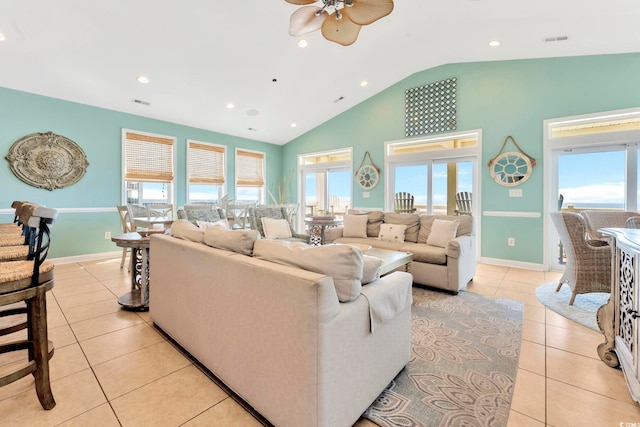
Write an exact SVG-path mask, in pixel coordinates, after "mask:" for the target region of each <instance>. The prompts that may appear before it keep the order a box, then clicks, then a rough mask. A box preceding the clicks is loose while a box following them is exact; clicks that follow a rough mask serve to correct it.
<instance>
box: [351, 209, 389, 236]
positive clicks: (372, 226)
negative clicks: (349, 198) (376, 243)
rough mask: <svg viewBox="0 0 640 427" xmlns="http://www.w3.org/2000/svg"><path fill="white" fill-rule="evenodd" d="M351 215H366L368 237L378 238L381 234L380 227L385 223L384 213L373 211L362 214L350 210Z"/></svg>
mask: <svg viewBox="0 0 640 427" xmlns="http://www.w3.org/2000/svg"><path fill="white" fill-rule="evenodd" d="M347 214H349V215H366V216H367V237H378V235H379V234H380V225H381V224H382V223H383V222H384V212H382V211H371V212H361V211H359V210H356V209H349V211H348V212H347Z"/></svg>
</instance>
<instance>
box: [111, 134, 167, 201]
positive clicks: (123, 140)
mask: <svg viewBox="0 0 640 427" xmlns="http://www.w3.org/2000/svg"><path fill="white" fill-rule="evenodd" d="M127 133H134V134H137V135H144V136H148V137H151V138H162V139H168V140H171V141H172V144H171V153H172V154H171V155H172V166H171V167H172V169H173V171H172V179H171V181H167V182H168V184H169V185H168V189H167V191H168V193H169V194H168V197H167V200H168V203H171V204H173V205H174V206H175V205H176V201H175V197H176V192H175V188H176V180H177V156H176V152H177V151H176V150H177V144H176V137H175V136H170V135H161V134H156V133H150V132H142V131H138V130H134V129H125V128H122V133H121V165H122V167H121V190H122V194H121V201H122V204H123V205H125V204H127V179H126V168H127V161H126V155H127V153H126V141H127ZM132 182H134V181H132ZM135 182H145V181H135Z"/></svg>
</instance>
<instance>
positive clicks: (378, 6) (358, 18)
mask: <svg viewBox="0 0 640 427" xmlns="http://www.w3.org/2000/svg"><path fill="white" fill-rule="evenodd" d="M344 9H347V10H348V11H349V19H351V20H352V21H353V22H354V23H356V24H360V25H369V24H371V23H372V22H375V21H377V20H378V19H380V18H384V17H385V16H387V15H388V14H390V13H391V11H393V0H353V6H352V7H349V8H347V7H345V8H344Z"/></svg>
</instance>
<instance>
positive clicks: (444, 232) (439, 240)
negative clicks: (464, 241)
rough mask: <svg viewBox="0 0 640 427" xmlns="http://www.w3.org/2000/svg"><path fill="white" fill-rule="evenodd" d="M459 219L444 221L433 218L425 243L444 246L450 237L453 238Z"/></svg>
mask: <svg viewBox="0 0 640 427" xmlns="http://www.w3.org/2000/svg"><path fill="white" fill-rule="evenodd" d="M458 225H460V220H457V219H456V220H455V221H446V220H443V219H434V220H433V224H432V225H431V233H430V234H429V237H428V238H427V245H431V246H438V247H440V248H444V247H446V246H447V243H448V242H449V240H451V239H455V237H456V232H457V231H458Z"/></svg>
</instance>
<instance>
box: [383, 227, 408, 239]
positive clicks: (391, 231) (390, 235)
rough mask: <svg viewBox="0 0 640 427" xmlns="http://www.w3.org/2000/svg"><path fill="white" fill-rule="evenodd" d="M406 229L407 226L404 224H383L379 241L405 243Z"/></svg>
mask: <svg viewBox="0 0 640 427" xmlns="http://www.w3.org/2000/svg"><path fill="white" fill-rule="evenodd" d="M406 229H407V226H406V225H404V224H382V225H381V226H380V234H379V235H378V239H379V240H383V241H385V242H399V243H401V242H404V231H405V230H406Z"/></svg>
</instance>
